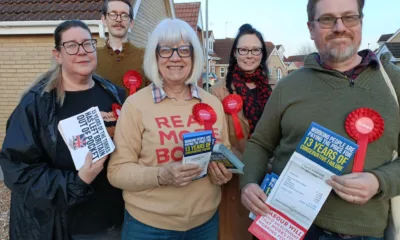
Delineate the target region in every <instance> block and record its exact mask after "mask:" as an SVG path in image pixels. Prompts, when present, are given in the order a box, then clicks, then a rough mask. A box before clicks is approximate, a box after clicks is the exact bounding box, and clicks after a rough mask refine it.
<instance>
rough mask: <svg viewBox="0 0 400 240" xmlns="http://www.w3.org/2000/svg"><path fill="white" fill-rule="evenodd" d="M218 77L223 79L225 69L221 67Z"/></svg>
mask: <svg viewBox="0 0 400 240" xmlns="http://www.w3.org/2000/svg"><path fill="white" fill-rule="evenodd" d="M219 75H220V76H221V77H222V78H224V77H225V67H221V69H220V70H219Z"/></svg>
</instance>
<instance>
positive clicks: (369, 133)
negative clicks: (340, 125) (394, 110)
mask: <svg viewBox="0 0 400 240" xmlns="http://www.w3.org/2000/svg"><path fill="white" fill-rule="evenodd" d="M345 129H346V132H347V134H349V136H350V137H351V138H353V139H354V140H356V141H357V144H358V150H357V152H356V155H355V157H354V164H353V172H362V171H363V169H364V162H365V156H366V153H367V146H368V143H370V142H373V141H375V140H377V139H379V138H380V137H381V136H382V134H383V130H384V129H385V121H384V120H383V118H382V116H381V115H380V114H379V113H378V112H377V111H375V110H373V109H371V108H358V109H356V110H354V111H352V112H351V113H350V114H349V115H348V116H347V118H346V122H345Z"/></svg>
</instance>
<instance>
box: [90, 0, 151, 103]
mask: <svg viewBox="0 0 400 240" xmlns="http://www.w3.org/2000/svg"><path fill="white" fill-rule="evenodd" d="M101 19H102V21H103V24H104V26H106V27H107V28H108V39H107V41H106V45H105V46H104V47H101V48H97V58H98V62H97V69H96V73H97V74H98V75H100V76H102V77H103V78H105V79H107V80H110V81H111V82H112V83H114V84H115V85H117V86H119V87H122V88H124V89H125V90H126V94H127V95H129V93H130V88H129V86H128V85H127V83H124V76H125V75H126V74H129V71H132V70H133V71H136V72H137V73H139V74H140V75H141V77H142V84H141V86H139V88H137V89H136V90H139V89H140V88H142V87H144V86H145V85H146V83H148V82H147V80H146V79H145V76H144V72H143V56H144V50H143V49H142V48H138V47H136V46H134V45H133V44H132V43H130V42H129V40H128V32H129V29H132V27H133V22H134V20H133V10H132V5H131V1H129V0H106V1H104V5H103V8H102V17H101Z"/></svg>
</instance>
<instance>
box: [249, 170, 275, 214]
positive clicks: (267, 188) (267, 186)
mask: <svg viewBox="0 0 400 240" xmlns="http://www.w3.org/2000/svg"><path fill="white" fill-rule="evenodd" d="M278 178H279V176H278V175H276V174H275V173H271V174H269V173H267V174H266V175H265V177H264V179H263V181H262V182H261V186H260V188H261V189H262V190H263V191H264V192H265V194H266V195H267V197H268V195H269V194H270V193H271V190H272V189H273V188H274V186H275V183H276V181H277V180H278ZM256 217H257V216H256V215H255V214H254V213H252V212H250V214H249V218H251V219H253V220H254V219H256Z"/></svg>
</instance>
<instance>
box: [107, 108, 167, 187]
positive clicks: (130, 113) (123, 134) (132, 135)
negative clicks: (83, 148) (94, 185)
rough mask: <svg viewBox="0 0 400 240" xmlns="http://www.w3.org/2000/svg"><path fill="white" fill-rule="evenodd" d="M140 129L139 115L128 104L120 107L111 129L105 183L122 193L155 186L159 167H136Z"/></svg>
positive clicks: (157, 185) (141, 129)
mask: <svg viewBox="0 0 400 240" xmlns="http://www.w3.org/2000/svg"><path fill="white" fill-rule="evenodd" d="M143 132H144V126H143V123H142V118H141V113H140V111H138V110H137V109H136V108H135V107H134V106H133V105H132V104H131V102H129V101H127V102H125V104H124V105H123V107H122V110H121V114H120V116H119V118H118V122H117V126H116V129H115V135H114V143H115V152H114V153H113V154H112V155H111V159H110V162H109V164H108V169H107V171H108V180H109V181H110V183H111V185H113V186H114V187H116V188H120V189H123V190H128V191H133V192H139V191H143V190H146V189H152V188H156V187H159V186H160V185H159V183H158V177H157V174H158V170H159V167H152V166H143V165H139V164H138V160H139V156H140V151H141V148H142V133H143Z"/></svg>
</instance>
